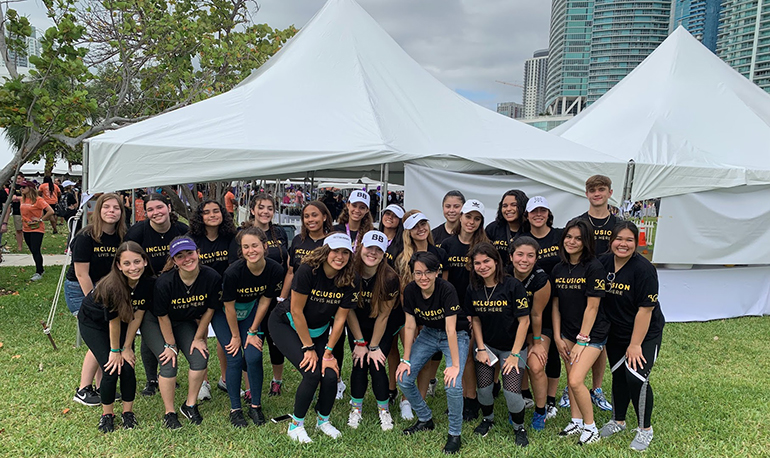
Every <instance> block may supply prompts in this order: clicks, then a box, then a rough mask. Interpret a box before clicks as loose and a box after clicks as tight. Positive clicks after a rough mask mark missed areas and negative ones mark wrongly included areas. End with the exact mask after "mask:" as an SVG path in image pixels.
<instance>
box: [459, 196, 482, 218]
mask: <svg viewBox="0 0 770 458" xmlns="http://www.w3.org/2000/svg"><path fill="white" fill-rule="evenodd" d="M470 212H479V213H481V216H484V204H483V203H481V201H480V200H476V199H470V200H468V201H466V202H465V204H464V205H463V209H462V213H470Z"/></svg>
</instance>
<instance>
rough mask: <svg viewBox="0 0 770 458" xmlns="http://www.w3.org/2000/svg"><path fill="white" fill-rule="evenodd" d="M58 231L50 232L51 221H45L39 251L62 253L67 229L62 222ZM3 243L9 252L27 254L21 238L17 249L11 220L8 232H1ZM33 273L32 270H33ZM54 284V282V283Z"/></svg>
mask: <svg viewBox="0 0 770 458" xmlns="http://www.w3.org/2000/svg"><path fill="white" fill-rule="evenodd" d="M58 228H59V233H58V234H52V233H51V223H49V222H48V221H46V223H45V235H44V236H43V246H42V247H41V249H40V251H41V252H42V253H43V254H44V255H45V254H64V248H65V246H66V245H67V235H68V232H67V229H66V226H64V225H63V224H59V225H58ZM3 244H5V247H6V248H7V249H8V250H9V251H10V253H11V254H29V248H27V245H26V244H25V243H24V241H23V240H22V242H21V248H22V249H21V251H19V250H17V248H18V247H17V246H16V235H15V233H14V232H13V221H11V229H10V231H9V232H8V233H5V234H3ZM33 273H34V272H33ZM54 286H55V284H54Z"/></svg>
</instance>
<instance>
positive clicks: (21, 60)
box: [0, 27, 42, 79]
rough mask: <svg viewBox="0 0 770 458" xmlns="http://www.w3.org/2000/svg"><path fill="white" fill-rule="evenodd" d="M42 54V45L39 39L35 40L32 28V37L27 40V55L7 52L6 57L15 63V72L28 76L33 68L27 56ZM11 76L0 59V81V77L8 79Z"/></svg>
mask: <svg viewBox="0 0 770 458" xmlns="http://www.w3.org/2000/svg"><path fill="white" fill-rule="evenodd" d="M41 52H42V45H41V44H40V39H39V38H37V29H35V27H32V35H30V36H29V37H28V38H27V53H26V55H19V54H17V53H14V52H9V53H8V57H9V58H10V59H11V60H12V61H14V62H15V63H16V71H17V72H18V73H19V74H20V75H28V74H29V71H30V69H33V68H35V66H34V65H32V64H31V63H30V62H29V56H39V55H40V53H41ZM10 75H11V74H10V72H9V71H8V69H7V68H6V66H5V60H4V59H0V79H1V78H2V77H9V76H10Z"/></svg>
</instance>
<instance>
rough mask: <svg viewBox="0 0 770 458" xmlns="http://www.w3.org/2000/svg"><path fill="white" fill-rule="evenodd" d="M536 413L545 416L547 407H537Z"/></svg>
mask: <svg viewBox="0 0 770 458" xmlns="http://www.w3.org/2000/svg"><path fill="white" fill-rule="evenodd" d="M535 412H536V413H538V414H540V415H545V406H543V407H537V406H535Z"/></svg>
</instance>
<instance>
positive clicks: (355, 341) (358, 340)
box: [353, 339, 364, 343]
mask: <svg viewBox="0 0 770 458" xmlns="http://www.w3.org/2000/svg"><path fill="white" fill-rule="evenodd" d="M353 343H364V339H355V340H354V341H353Z"/></svg>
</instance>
